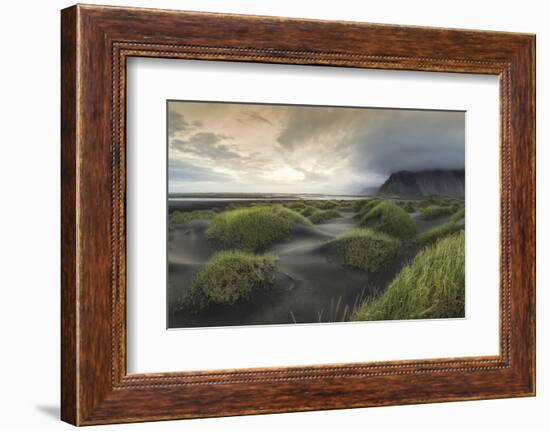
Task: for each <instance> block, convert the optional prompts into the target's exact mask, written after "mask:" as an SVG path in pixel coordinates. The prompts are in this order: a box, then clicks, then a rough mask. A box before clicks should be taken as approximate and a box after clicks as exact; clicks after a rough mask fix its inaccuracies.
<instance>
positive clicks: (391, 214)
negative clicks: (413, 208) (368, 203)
mask: <svg viewBox="0 0 550 431" xmlns="http://www.w3.org/2000/svg"><path fill="white" fill-rule="evenodd" d="M371 220H376V224H375V225H374V226H373V228H374V229H376V230H378V231H380V232H384V233H387V234H388V235H391V236H393V237H395V238H398V239H402V240H405V239H411V238H413V237H414V236H415V235H416V225H415V224H414V222H413V221H412V219H411V217H410V216H409V214H407V212H406V211H405V210H404V209H403V208H400V207H399V206H397V205H396V204H394V203H392V202H389V201H383V202H380V203H379V204H378V205H376V206H375V207H374V208H372V209H371V210H370V211H369V212H368V213H366V214H365V215H364V216H363V217H362V218H361V220H360V222H359V224H360V225H361V226H367V224H369V222H370V221H371Z"/></svg>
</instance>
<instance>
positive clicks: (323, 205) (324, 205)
mask: <svg viewBox="0 0 550 431" xmlns="http://www.w3.org/2000/svg"><path fill="white" fill-rule="evenodd" d="M339 205H340V203H339V202H338V201H335V200H328V201H319V202H318V204H317V208H319V209H322V210H330V209H333V208H336V207H337V206H339Z"/></svg>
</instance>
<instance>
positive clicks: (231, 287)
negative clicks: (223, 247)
mask: <svg viewBox="0 0 550 431" xmlns="http://www.w3.org/2000/svg"><path fill="white" fill-rule="evenodd" d="M275 262H276V258H275V256H272V255H263V256H257V255H254V254H250V253H244V252H241V251H220V252H219V253H217V254H216V255H214V257H212V259H210V261H209V262H208V263H207V264H206V266H205V267H204V268H203V269H202V270H201V271H200V272H199V273H198V274H197V276H196V277H195V279H194V280H193V284H192V287H191V295H190V297H189V298H188V299H187V301H188V304H189V305H190V306H191V307H192V308H193V309H195V310H200V309H202V308H204V307H205V306H206V305H208V304H209V303H216V304H234V303H235V302H236V301H238V300H240V299H246V298H248V297H249V296H250V293H251V292H252V291H253V290H254V289H255V288H257V287H262V286H264V285H266V284H269V283H270V282H271V273H272V270H273V269H274V267H275Z"/></svg>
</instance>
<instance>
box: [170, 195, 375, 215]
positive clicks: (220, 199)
mask: <svg viewBox="0 0 550 431" xmlns="http://www.w3.org/2000/svg"><path fill="white" fill-rule="evenodd" d="M366 197H368V196H367V195H361V196H359V195H325V194H312V193H300V194H277V193H269V194H268V193H266V194H261V193H251V194H237V193H220V194H214V193H197V194H172V195H169V196H168V210H169V212H172V211H175V210H180V211H191V210H196V209H206V208H223V207H225V206H227V205H229V204H230V203H232V202H245V201H259V202H262V201H268V202H277V201H280V202H285V201H291V200H331V199H341V200H357V199H365V198H366Z"/></svg>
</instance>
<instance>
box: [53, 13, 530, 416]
mask: <svg viewBox="0 0 550 431" xmlns="http://www.w3.org/2000/svg"><path fill="white" fill-rule="evenodd" d="M61 44H62V46H61V48H62V64H61V70H62V94H61V107H62V112H61V117H62V154H61V162H62V183H61V189H62V286H61V290H62V328H61V329H62V337H61V338H62V346H61V350H62V364H61V366H62V373H61V374H62V382H61V397H62V399H61V415H62V419H63V420H65V421H67V422H69V423H72V424H75V425H92V424H105V423H119V422H139V421H153V420H167V419H181V418H198V417H213V416H229V415H242V414H259V413H275V412H290V411H308V410H321V409H341V408H354V407H369V406H382V405H395V404H413V403H429V402H442V401H455V400H474V399H490V398H502V397H516V396H533V395H534V394H535V108H534V100H535V77H534V70H535V37H534V35H529V34H514V33H499V32H486V31H471V30H451V29H436V28H422V27H403V26H390V25H378V24H365V23H352V22H330V21H314V20H298V19H287V18H276V17H254V16H241V15H220V14H212V13H197V12H179V11H168V10H152V9H134V8H119V7H104V6H93V5H77V6H73V7H70V8H68V9H64V10H63V11H62V27H61Z"/></svg>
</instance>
